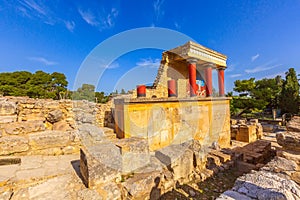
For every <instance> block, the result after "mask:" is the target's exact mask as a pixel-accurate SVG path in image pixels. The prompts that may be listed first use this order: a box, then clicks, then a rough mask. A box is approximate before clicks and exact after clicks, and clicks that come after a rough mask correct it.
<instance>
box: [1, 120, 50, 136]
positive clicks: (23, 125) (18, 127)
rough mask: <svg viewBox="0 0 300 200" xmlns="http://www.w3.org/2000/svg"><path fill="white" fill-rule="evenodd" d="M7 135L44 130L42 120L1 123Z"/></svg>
mask: <svg viewBox="0 0 300 200" xmlns="http://www.w3.org/2000/svg"><path fill="white" fill-rule="evenodd" d="M0 127H1V128H3V130H4V132H5V133H6V134H9V135H20V134H28V133H33V132H39V131H44V130H45V125H44V123H43V121H24V122H13V123H8V124H3V125H1V126H0Z"/></svg>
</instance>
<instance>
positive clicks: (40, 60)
mask: <svg viewBox="0 0 300 200" xmlns="http://www.w3.org/2000/svg"><path fill="white" fill-rule="evenodd" d="M28 60H31V61H36V62H40V63H42V64H44V65H47V66H49V65H57V64H58V63H57V62H55V61H50V60H47V59H46V58H44V57H29V58H28Z"/></svg>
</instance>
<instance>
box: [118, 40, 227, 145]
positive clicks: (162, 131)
mask: <svg viewBox="0 0 300 200" xmlns="http://www.w3.org/2000/svg"><path fill="white" fill-rule="evenodd" d="M226 60H227V57H226V56H225V55H223V54H220V53H218V52H216V51H213V50H211V49H208V48H206V47H204V46H202V45H199V44H197V43H194V42H191V41H189V42H187V43H186V44H184V45H182V46H179V47H176V48H174V49H171V50H169V51H166V52H163V55H162V60H161V65H160V67H159V70H158V75H157V77H156V80H155V81H154V84H153V86H152V87H146V86H144V85H139V86H138V87H137V98H130V99H116V100H115V102H114V103H115V111H114V115H115V116H114V117H115V123H116V133H117V137H118V138H129V137H139V138H144V139H147V140H148V143H149V147H150V150H157V149H160V148H163V147H165V146H168V145H171V144H179V143H183V142H185V141H188V140H191V139H195V140H199V141H200V142H201V144H202V145H208V146H210V145H212V144H213V143H218V144H219V145H220V146H221V147H226V146H229V144H230V111H229V100H230V99H229V98H227V97H225V96H224V70H225V69H226ZM213 70H216V71H217V74H218V94H216V91H213V87H212V85H213V84H212V71H213Z"/></svg>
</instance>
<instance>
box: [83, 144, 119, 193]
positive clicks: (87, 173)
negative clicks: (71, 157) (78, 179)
mask: <svg viewBox="0 0 300 200" xmlns="http://www.w3.org/2000/svg"><path fill="white" fill-rule="evenodd" d="M121 168H122V157H121V153H120V149H119V148H118V147H117V146H115V145H113V144H112V143H100V144H96V145H93V146H89V147H85V149H81V150H80V172H81V174H82V177H83V182H84V184H85V185H86V186H89V187H92V188H93V187H96V186H98V185H101V184H104V183H107V182H110V181H114V180H116V179H119V180H121V173H120V171H121Z"/></svg>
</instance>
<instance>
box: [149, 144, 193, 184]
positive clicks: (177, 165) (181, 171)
mask: <svg viewBox="0 0 300 200" xmlns="http://www.w3.org/2000/svg"><path fill="white" fill-rule="evenodd" d="M155 156H156V158H157V159H158V160H160V162H162V163H163V164H164V165H165V166H166V167H167V168H168V169H169V170H171V171H172V173H173V175H174V179H175V180H179V181H182V180H186V179H187V178H188V175H190V174H191V173H192V171H193V169H194V165H193V151H191V150H190V149H189V146H188V144H187V143H184V144H180V145H170V146H167V147H165V148H163V149H160V150H158V151H156V152H155Z"/></svg>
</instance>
